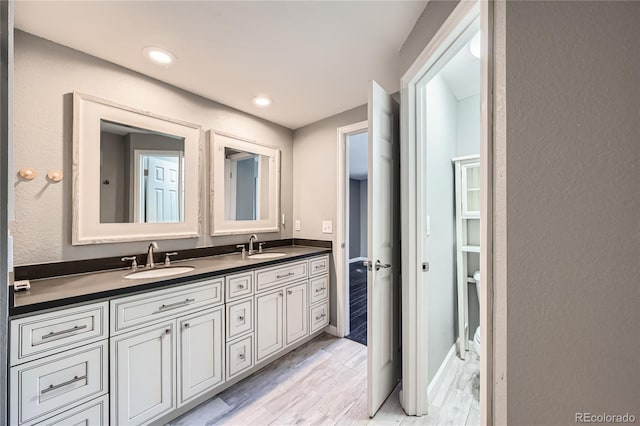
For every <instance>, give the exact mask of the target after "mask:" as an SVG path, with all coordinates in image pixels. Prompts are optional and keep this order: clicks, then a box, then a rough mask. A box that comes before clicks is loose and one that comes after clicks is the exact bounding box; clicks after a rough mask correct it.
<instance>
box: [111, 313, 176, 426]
mask: <svg viewBox="0 0 640 426" xmlns="http://www.w3.org/2000/svg"><path fill="white" fill-rule="evenodd" d="M174 328H175V321H171V322H167V323H164V324H159V325H157V326H155V327H146V328H143V329H142V330H138V331H134V332H131V333H128V334H125V335H122V336H118V337H115V338H112V339H111V342H110V346H111V386H110V389H111V423H112V424H115V425H121V426H126V425H139V424H143V423H148V422H149V421H151V420H153V419H155V418H157V417H159V416H161V415H163V414H166V413H168V412H170V411H172V410H173V409H174V408H175V398H174V396H175V395H174V391H173V389H174V385H175V379H174V377H175V370H174V366H175V354H176V350H175V340H174V331H175V330H174ZM114 362H115V365H114Z"/></svg>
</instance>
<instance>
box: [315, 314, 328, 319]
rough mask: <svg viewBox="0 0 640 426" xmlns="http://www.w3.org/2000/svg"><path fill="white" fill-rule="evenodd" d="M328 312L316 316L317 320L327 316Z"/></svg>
mask: <svg viewBox="0 0 640 426" xmlns="http://www.w3.org/2000/svg"><path fill="white" fill-rule="evenodd" d="M326 316H327V314H320V315H318V316H317V317H316V320H321V319H322V318H324V317H326Z"/></svg>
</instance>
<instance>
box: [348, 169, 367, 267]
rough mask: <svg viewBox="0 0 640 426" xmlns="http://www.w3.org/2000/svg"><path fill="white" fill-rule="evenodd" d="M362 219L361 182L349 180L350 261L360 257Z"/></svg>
mask: <svg viewBox="0 0 640 426" xmlns="http://www.w3.org/2000/svg"><path fill="white" fill-rule="evenodd" d="M365 212H366V210H365ZM360 217H361V216H360V181H359V180H356V179H349V259H354V258H356V257H360V251H361V248H360V242H361V235H362V233H361V226H360Z"/></svg>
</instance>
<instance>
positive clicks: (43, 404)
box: [10, 340, 108, 425]
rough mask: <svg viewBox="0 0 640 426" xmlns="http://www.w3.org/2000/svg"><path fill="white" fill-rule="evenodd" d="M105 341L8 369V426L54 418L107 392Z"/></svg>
mask: <svg viewBox="0 0 640 426" xmlns="http://www.w3.org/2000/svg"><path fill="white" fill-rule="evenodd" d="M107 356H108V355H107V341H106V340H105V341H102V342H100V343H95V344H92V345H89V346H84V347H82V348H79V349H74V350H72V351H68V352H65V353H63V354H59V355H54V356H50V357H47V358H44V359H40V360H36V361H31V362H28V363H26V364H22V365H19V366H17V367H12V368H11V385H10V386H11V389H12V390H13V391H12V392H11V394H10V398H11V414H10V416H11V424H13V425H17V424H25V423H31V422H33V421H36V420H37V419H39V418H42V417H43V416H45V415H56V414H59V413H60V412H62V411H65V410H67V409H68V407H69V406H72V405H74V404H78V403H83V402H86V401H88V400H90V399H93V398H95V397H97V396H99V395H101V394H104V393H106V392H107V391H108V380H107Z"/></svg>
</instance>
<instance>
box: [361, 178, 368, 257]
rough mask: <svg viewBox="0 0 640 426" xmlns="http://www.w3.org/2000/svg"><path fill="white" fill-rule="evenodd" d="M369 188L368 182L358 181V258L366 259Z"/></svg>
mask: <svg viewBox="0 0 640 426" xmlns="http://www.w3.org/2000/svg"><path fill="white" fill-rule="evenodd" d="M368 200H369V187H368V180H367V179H363V180H361V181H360V257H367V253H368V250H369V248H368V246H367V244H368V242H367V236H368V233H369V226H368V223H369V203H368Z"/></svg>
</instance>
